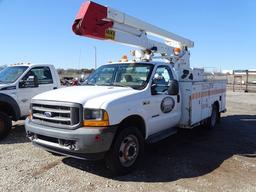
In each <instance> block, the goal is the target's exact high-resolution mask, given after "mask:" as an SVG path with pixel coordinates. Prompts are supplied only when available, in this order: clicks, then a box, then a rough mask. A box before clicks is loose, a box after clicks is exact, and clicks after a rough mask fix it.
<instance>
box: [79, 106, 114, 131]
mask: <svg viewBox="0 0 256 192" xmlns="http://www.w3.org/2000/svg"><path fill="white" fill-rule="evenodd" d="M83 125H84V126H85V127H106V126H108V125H109V117H108V113H107V112H106V111H105V110H103V109H84V122H83Z"/></svg>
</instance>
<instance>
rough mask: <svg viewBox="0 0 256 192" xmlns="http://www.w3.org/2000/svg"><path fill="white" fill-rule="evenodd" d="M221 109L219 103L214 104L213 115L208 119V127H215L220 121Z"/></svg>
mask: <svg viewBox="0 0 256 192" xmlns="http://www.w3.org/2000/svg"><path fill="white" fill-rule="evenodd" d="M218 119H219V111H218V107H217V105H213V107H212V114H211V117H210V118H209V119H208V120H207V127H208V128H210V129H213V128H214V127H215V126H216V124H217V122H218V121H219V120H218Z"/></svg>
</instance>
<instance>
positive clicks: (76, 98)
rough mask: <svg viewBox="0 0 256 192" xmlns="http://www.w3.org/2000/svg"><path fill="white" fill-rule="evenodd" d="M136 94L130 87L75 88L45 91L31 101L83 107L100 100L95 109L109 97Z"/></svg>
mask: <svg viewBox="0 0 256 192" xmlns="http://www.w3.org/2000/svg"><path fill="white" fill-rule="evenodd" d="M136 92H138V91H136V90H134V89H132V88H130V87H110V86H75V87H67V88H60V89H56V90H51V91H47V92H44V93H41V94H39V95H36V96H35V97H33V100H48V101H61V102H71V103H79V104H82V105H84V104H85V103H86V102H87V101H89V100H91V99H92V100H95V99H97V98H100V99H99V100H97V107H100V106H101V105H102V104H103V103H104V102H105V101H106V100H107V99H108V100H109V98H110V97H111V98H115V99H116V98H118V97H123V96H124V95H125V96H127V95H130V94H133V93H136ZM104 98H105V99H104ZM95 107H96V106H95Z"/></svg>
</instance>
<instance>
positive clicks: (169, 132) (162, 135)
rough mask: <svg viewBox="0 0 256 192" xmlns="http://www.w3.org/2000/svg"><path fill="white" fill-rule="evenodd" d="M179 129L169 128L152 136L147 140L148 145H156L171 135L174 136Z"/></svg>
mask: <svg viewBox="0 0 256 192" xmlns="http://www.w3.org/2000/svg"><path fill="white" fill-rule="evenodd" d="M177 131H178V130H177V128H176V127H172V128H169V129H165V130H163V131H161V132H158V133H155V134H153V135H150V136H149V137H148V138H147V140H146V141H147V143H156V142H158V141H160V140H162V139H165V138H167V137H169V136H171V135H174V134H175V133H177Z"/></svg>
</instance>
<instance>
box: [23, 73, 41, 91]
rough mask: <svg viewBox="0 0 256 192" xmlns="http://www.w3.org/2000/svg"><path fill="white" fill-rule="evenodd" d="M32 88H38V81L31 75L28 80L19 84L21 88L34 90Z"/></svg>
mask: <svg viewBox="0 0 256 192" xmlns="http://www.w3.org/2000/svg"><path fill="white" fill-rule="evenodd" d="M32 87H38V79H37V78H36V77H35V76H34V75H31V76H29V77H28V78H27V79H26V80H21V81H20V82H19V88H32Z"/></svg>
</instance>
